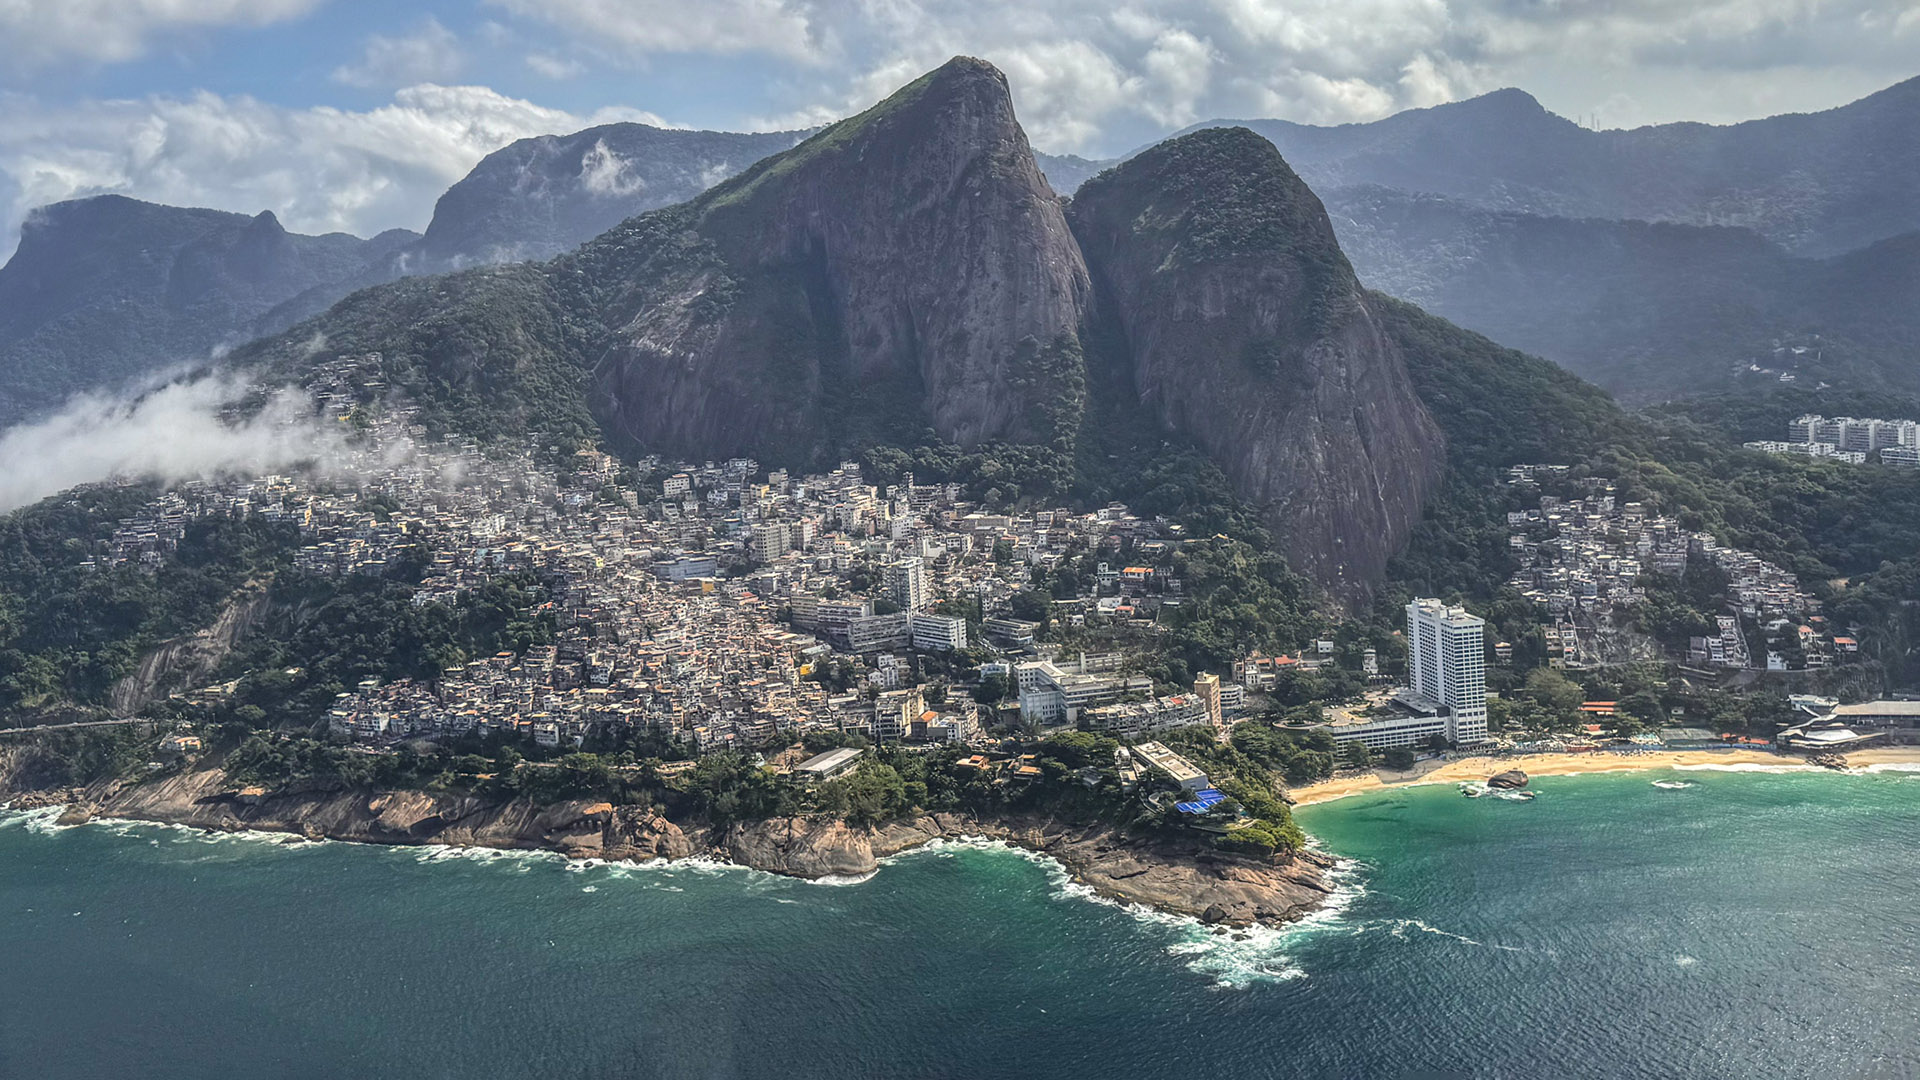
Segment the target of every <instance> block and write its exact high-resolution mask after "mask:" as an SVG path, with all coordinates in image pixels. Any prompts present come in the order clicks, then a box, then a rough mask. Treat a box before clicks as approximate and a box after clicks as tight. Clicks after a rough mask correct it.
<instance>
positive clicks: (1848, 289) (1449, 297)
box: [1327, 186, 1920, 403]
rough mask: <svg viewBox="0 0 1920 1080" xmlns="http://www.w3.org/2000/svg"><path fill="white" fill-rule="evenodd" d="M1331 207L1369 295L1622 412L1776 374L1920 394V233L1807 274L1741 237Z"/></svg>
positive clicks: (1339, 195) (1442, 211)
mask: <svg viewBox="0 0 1920 1080" xmlns="http://www.w3.org/2000/svg"><path fill="white" fill-rule="evenodd" d="M1327 204H1328V210H1329V213H1330V214H1331V215H1332V216H1333V220H1334V228H1335V230H1336V231H1337V232H1338V233H1339V234H1340V238H1341V242H1342V246H1343V247H1344V248H1345V250H1346V251H1347V252H1348V253H1349V255H1350V256H1351V257H1352V258H1353V261H1354V264H1355V266H1356V267H1358V268H1359V269H1360V271H1361V274H1362V276H1363V277H1364V278H1365V279H1366V280H1367V281H1368V283H1369V284H1371V285H1372V286H1373V287H1375V288H1378V289H1381V290H1383V291H1385V292H1388V293H1391V294H1393V295H1394V296H1398V297H1401V298H1403V299H1406V300H1410V301H1412V302H1414V303H1417V304H1419V305H1421V306H1423V307H1425V308H1427V309H1429V310H1432V311H1436V312H1443V313H1445V314H1446V315H1447V317H1448V318H1450V319H1453V320H1455V321H1456V322H1458V323H1460V324H1461V325H1462V326H1466V327H1468V328H1470V329H1473V330H1477V331H1479V332H1481V333H1483V334H1487V335H1488V336H1490V337H1493V338H1495V339H1496V340H1499V341H1502V342H1505V343H1507V344H1510V345H1512V346H1514V347H1516V348H1520V349H1525V350H1527V351H1529V352H1534V353H1538V354H1539V355H1542V356H1547V357H1551V358H1553V359H1555V360H1557V361H1559V362H1560V363H1561V364H1563V365H1565V366H1566V367H1568V368H1569V369H1571V370H1573V371H1575V372H1577V373H1579V374H1580V375H1582V376H1583V377H1585V378H1588V379H1591V380H1593V381H1594V382H1596V383H1598V384H1600V385H1601V386H1603V387H1605V388H1607V389H1608V390H1610V391H1612V392H1614V393H1615V394H1616V395H1618V396H1619V397H1621V399H1622V400H1625V401H1629V402H1636V403H1637V402H1646V401H1656V400H1663V399H1666V398H1670V397H1678V396H1686V395H1690V394H1700V393H1707V392H1713V391H1720V390H1730V389H1738V388H1741V387H1746V388H1750V389H1757V388H1758V387H1759V385H1760V384H1766V383H1774V382H1777V381H1778V376H1780V375H1783V374H1784V375H1788V376H1791V377H1792V378H1793V379H1795V380H1797V381H1802V382H1804V383H1806V384H1807V385H1808V386H1813V385H1817V384H1818V383H1821V382H1828V383H1831V384H1834V385H1847V386H1852V387H1856V388H1862V389H1865V388H1872V387H1879V388H1883V389H1899V390H1902V391H1906V392H1912V391H1914V390H1915V389H1920V368H1916V367H1915V365H1914V364H1913V363H1912V358H1913V354H1914V350H1915V348H1916V347H1920V233H1915V234H1908V235H1906V236H1904V237H1897V238H1894V239H1891V240H1886V241H1882V242H1880V243H1878V244H1875V245H1872V246H1870V247H1868V248H1864V249H1862V250H1860V251H1856V252H1851V253H1849V254H1847V255H1845V256H1841V257H1838V258H1832V259H1812V258H1805V257H1800V256H1795V255H1792V254H1789V253H1788V252H1787V251H1786V250H1784V249H1783V248H1781V247H1780V246H1779V245H1777V244H1774V243H1772V242H1770V241H1768V240H1767V239H1765V238H1764V237H1762V236H1760V235H1759V234H1757V233H1754V232H1752V231H1750V230H1748V229H1740V228H1726V227H1713V228H1707V227H1700V226H1691V225H1676V224H1664V223H1653V224H1650V223H1647V222H1638V221H1605V220H1598V219H1581V220H1575V219H1569V218H1554V217H1541V216H1536V215H1531V214H1524V213H1518V212H1512V211H1491V210H1482V209H1478V208H1475V207H1471V206H1467V205H1464V204H1462V203H1459V202H1455V201H1453V200H1449V199H1445V198H1442V197H1439V196H1422V195H1409V194H1407V193H1405V192H1398V191H1393V190H1390V189H1386V188H1379V187H1371V186H1365V187H1352V188H1342V189H1337V190H1335V191H1333V192H1331V193H1330V194H1329V195H1328V196H1327ZM1795 348H1808V349H1809V351H1808V352H1807V353H1804V354H1801V353H1794V352H1793V349H1795ZM1756 366H1757V367H1758V368H1759V370H1757V371H1756V370H1754V369H1755V367H1756Z"/></svg>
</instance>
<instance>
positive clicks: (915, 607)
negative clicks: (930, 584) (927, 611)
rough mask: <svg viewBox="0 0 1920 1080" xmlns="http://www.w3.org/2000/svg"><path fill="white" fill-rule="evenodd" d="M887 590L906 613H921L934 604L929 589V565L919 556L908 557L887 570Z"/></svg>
mask: <svg viewBox="0 0 1920 1080" xmlns="http://www.w3.org/2000/svg"><path fill="white" fill-rule="evenodd" d="M887 588H888V589H889V590H891V591H892V592H893V602H894V603H896V604H899V605H900V607H901V608H902V609H904V610H906V611H919V610H920V609H921V608H924V607H926V606H927V605H928V604H929V603H931V602H932V599H933V598H932V597H931V596H930V595H929V594H928V588H927V564H926V563H925V562H924V561H922V560H921V558H920V556H918V555H908V556H905V557H904V558H902V559H901V560H900V561H899V562H896V563H894V564H893V565H892V566H890V567H888V568H887Z"/></svg>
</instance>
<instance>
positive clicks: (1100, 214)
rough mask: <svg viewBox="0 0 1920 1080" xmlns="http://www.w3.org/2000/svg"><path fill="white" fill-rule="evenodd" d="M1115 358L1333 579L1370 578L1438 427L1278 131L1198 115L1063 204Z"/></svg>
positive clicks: (1428, 476) (1338, 584) (1387, 550)
mask: <svg viewBox="0 0 1920 1080" xmlns="http://www.w3.org/2000/svg"><path fill="white" fill-rule="evenodd" d="M1069 219H1070V221H1071V224H1072V227H1073V231H1074V235H1075V237H1076V238H1077V239H1078V240H1079V243H1080V246H1081V249H1082V251H1083V252H1084V253H1085V255H1086V259H1087V263H1088V265H1089V267H1090V268H1091V269H1092V272H1093V275H1094V279H1095V281H1096V284H1097V286H1098V290H1099V292H1098V297H1099V304H1100V307H1101V311H1102V314H1103V315H1105V316H1108V317H1112V318H1115V319H1117V320H1118V321H1119V323H1120V324H1121V326H1122V327H1123V328H1124V330H1125V338H1126V352H1127V354H1128V355H1127V362H1128V364H1129V367H1130V370H1129V371H1128V372H1127V373H1126V374H1127V375H1128V376H1129V377H1130V378H1131V382H1132V386H1133V389H1134V391H1135V392H1136V393H1137V394H1138V396H1139V399H1140V401H1141V403H1142V404H1143V405H1145V406H1146V407H1148V408H1149V409H1150V410H1151V411H1152V413H1153V415H1154V416H1155V417H1156V418H1157V419H1158V420H1159V422H1160V423H1161V424H1162V425H1164V426H1165V427H1166V428H1167V429H1169V430H1170V431H1174V432H1178V433H1180V434H1184V435H1187V436H1189V437H1191V438H1193V439H1195V440H1196V441H1198V442H1199V443H1200V445H1201V446H1202V447H1204V448H1205V449H1206V451H1207V453H1208V455H1209V456H1210V457H1212V458H1213V460H1214V461H1215V462H1216V463H1217V464H1219V466H1220V467H1221V469H1222V470H1224V471H1225V472H1226V474H1227V477H1228V478H1229V479H1230V480H1231V481H1232V482H1233V485H1234V487H1235V489H1236V490H1237V491H1238V492H1239V494H1240V495H1241V496H1242V497H1243V498H1245V499H1247V500H1248V501H1249V502H1251V503H1253V504H1254V505H1256V506H1258V507H1260V508H1261V509H1262V510H1263V513H1264V517H1265V519H1266V520H1267V522H1268V523H1269V525H1270V526H1271V527H1272V528H1273V529H1274V531H1275V534H1276V536H1278V537H1279V538H1280V539H1281V541H1282V543H1283V544H1285V546H1286V549H1287V554H1288V556H1289V557H1290V559H1291V560H1292V562H1293V563H1294V565H1295V566H1297V567H1299V568H1301V569H1303V570H1305V571H1307V572H1308V573H1310V574H1311V575H1312V576H1313V577H1315V578H1316V579H1317V580H1319V581H1320V583H1321V584H1323V585H1325V586H1327V587H1328V588H1330V589H1331V590H1333V591H1334V592H1336V593H1339V594H1351V593H1353V592H1355V591H1356V590H1364V588H1365V587H1366V586H1367V585H1369V584H1370V583H1372V582H1373V581H1376V580H1378V578H1379V576H1380V575H1381V573H1382V572H1383V571H1384V570H1385V568H1386V563H1387V560H1388V558H1390V557H1391V556H1393V555H1394V554H1395V553H1397V552H1398V551H1399V550H1400V548H1401V547H1402V546H1403V545H1404V544H1405V542H1406V540H1407V537H1408V535H1409V533H1410V530H1411V529H1412V527H1413V525H1414V523H1415V522H1417V521H1418V520H1419V517H1420V511H1421V507H1422V505H1423V504H1424V502H1425V499H1426V497H1427V495H1428V494H1429V492H1430V491H1431V490H1432V489H1433V487H1434V485H1435V483H1436V482H1437V480H1438V477H1439V474H1440V471H1441V468H1442V466H1443V464H1444V461H1445V452H1444V451H1445V440H1444V438H1443V436H1442V435H1441V432H1440V429H1439V427H1438V426H1437V425H1436V424H1435V423H1434V421H1433V418H1432V417H1431V416H1429V415H1428V413H1427V410H1426V408H1425V406H1424V405H1422V404H1421V401H1420V399H1419V397H1418V396H1417V395H1416V393H1415V391H1414V387H1413V384H1412V382H1411V381H1410V379H1409V377H1408V374H1407V368H1406V361H1405V360H1404V359H1403V357H1402V355H1401V352H1400V349H1399V348H1398V346H1396V345H1395V344H1394V342H1393V340H1392V339H1391V338H1390V337H1389V335H1388V334H1387V332H1386V330H1385V329H1384V328H1383V326H1382V325H1381V322H1380V320H1379V319H1378V318H1377V317H1376V315H1375V313H1374V312H1373V311H1372V309H1371V307H1370V304H1369V301H1368V299H1367V297H1366V294H1365V293H1364V291H1363V290H1362V289H1361V288H1360V284H1359V282H1358V280H1357V279H1356V278H1355V277H1354V273H1353V268H1352V267H1351V266H1349V265H1348V263H1347V259H1346V256H1345V255H1343V254H1342V253H1341V251H1340V246H1339V243H1338V242H1337V241H1336V240H1335V238H1334V234H1333V228H1332V226H1331V225H1330V224H1329V223H1328V221H1327V215H1326V211H1325V209H1324V208H1322V206H1321V204H1320V200H1319V199H1317V198H1315V197H1314V194H1313V192H1311V191H1309V190H1308V189H1307V187H1306V185H1305V184H1303V183H1302V182H1301V181H1300V178H1299V177H1298V176H1295V175H1294V173H1293V171H1292V170H1291V169H1289V168H1288V167H1287V164H1286V162H1284V161H1282V160H1281V158H1280V154H1279V152H1278V151H1276V150H1275V149H1274V148H1273V144H1272V143H1269V142H1268V141H1267V140H1265V139H1263V138H1261V137H1259V136H1258V135H1255V134H1254V133H1253V132H1251V131H1248V130H1246V129H1245V128H1216V129H1209V130H1204V131H1199V132H1195V133H1194V134H1192V135H1187V136H1184V137H1181V138H1178V139H1173V140H1170V141H1168V142H1165V143H1161V144H1160V145H1158V146H1155V147H1153V148H1152V149H1150V150H1147V151H1145V152H1144V153H1141V154H1139V155H1138V156H1136V157H1134V158H1132V159H1130V160H1128V161H1127V162H1125V163H1124V164H1122V165H1119V166H1117V167H1116V168H1114V169H1112V170H1109V171H1108V172H1105V173H1102V174H1101V175H1100V176H1097V177H1095V178H1094V179H1092V180H1089V181H1087V182H1086V183H1085V184H1084V185H1082V186H1081V188H1080V191H1079V193H1078V194H1077V195H1076V196H1075V197H1074V200H1073V204H1072V207H1071V209H1070V214H1069Z"/></svg>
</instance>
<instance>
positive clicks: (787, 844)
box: [0, 768, 1333, 927]
mask: <svg viewBox="0 0 1920 1080" xmlns="http://www.w3.org/2000/svg"><path fill="white" fill-rule="evenodd" d="M0 800H10V805H11V807H12V808H13V809H15V810H28V809H35V808H44V807H48V806H65V807H66V808H67V810H66V812H65V813H64V814H62V816H61V818H60V821H61V823H62V824H81V823H84V822H86V821H88V820H91V819H92V818H96V817H99V818H116V819H129V820H135V821H151V822H156V823H161V824H173V825H185V826H189V827H193V828H203V829H210V830H219V831H239V830H260V831H266V832H284V833H290V834H293V835H297V836H303V837H306V838H308V839H313V840H343V841H351V842H357V843H374V844H448V845H452V846H456V847H485V848H499V849H505V850H545V851H554V852H558V853H559V854H562V855H565V856H568V857H570V858H581V859H586V858H593V859H608V860H631V861H647V860H652V859H684V858H693V857H705V858H716V859H720V860H723V861H726V862H731V863H736V864H739V865H741V866H746V867H751V868H754V869H758V870H765V871H768V872H770V873H776V874H785V875H788V876H791V877H801V878H822V877H858V876H862V875H866V874H870V873H873V872H874V871H875V870H877V869H879V867H880V862H881V860H883V859H886V858H888V857H889V856H892V855H897V854H900V853H901V852H904V851H909V850H912V849H913V848H916V847H919V846H921V845H923V844H927V843H930V842H932V841H935V840H942V839H946V840H958V839H973V838H982V839H988V840H998V841H1003V842H1005V843H1008V844H1012V845H1015V846H1018V847H1021V848H1025V849H1027V850H1029V851H1033V852H1036V853H1039V854H1042V855H1045V856H1048V857H1050V858H1052V859H1054V860H1056V861H1058V862H1059V863H1060V864H1061V865H1062V866H1063V867H1064V868H1065V869H1066V871H1067V873H1068V874H1069V875H1070V876H1071V877H1072V878H1073V880H1074V881H1076V882H1079V883H1081V884H1084V885H1086V886H1087V887H1089V888H1090V889H1092V890H1093V891H1094V892H1096V893H1098V894H1100V895H1101V896H1105V897H1109V898H1111V899H1114V900H1118V901H1122V902H1125V903H1132V904H1140V905H1143V906H1147V907H1151V908H1154V909H1156V910H1160V911H1165V912H1169V913H1172V914H1176V915H1184V916H1190V917H1193V918H1196V919H1200V920H1202V921H1204V922H1207V923H1213V924H1220V925H1224V926H1235V927H1240V926H1251V925H1255V924H1264V925H1269V926H1277V925H1282V924H1285V923H1288V922H1291V921H1293V920H1296V919H1299V918H1301V917H1302V916H1305V915H1307V914H1309V913H1311V912H1312V911H1314V910H1316V909H1317V908H1319V907H1320V906H1322V905H1323V904H1324V903H1326V901H1327V899H1328V897H1329V896H1330V895H1331V894H1332V891H1333V886H1332V885H1331V884H1329V883H1328V881H1327V871H1328V870H1329V869H1331V867H1332V866H1333V860H1332V859H1330V858H1328V857H1326V856H1324V855H1320V854H1317V853H1313V852H1303V853H1301V854H1299V855H1297V856H1295V857H1293V858H1291V859H1287V860H1285V861H1280V862H1271V863H1270V862H1265V861H1260V860H1254V859H1247V858H1241V857H1238V856H1234V855H1229V854H1226V853H1224V852H1220V851H1217V850H1214V849H1213V848H1211V847H1210V846H1208V845H1206V844H1205V843H1203V842H1202V841H1201V840H1200V839H1199V838H1185V837H1173V838H1140V837H1134V836H1127V835H1123V834H1122V833H1120V832H1119V831H1117V830H1115V829H1113V828H1111V827H1110V826H1106V825H1084V824H1071V823H1066V822H1061V821H1056V820H1052V819H1047V818H1015V819H1005V820H989V819H981V818H977V817H974V816H972V815H968V814H924V815H919V816H916V817H912V818H905V819H901V820H898V821H893V822H888V823H886V824H883V825H880V826H878V827H876V828H864V827H855V826H851V825H848V824H847V823H845V822H842V821H818V820H812V819H805V818H776V819H771V820H767V821H758V822H752V823H746V824H735V825H730V826H726V827H723V828H710V827H706V826H698V825H690V826H685V827H683V826H681V825H679V824H676V823H675V822H673V821H670V820H668V819H667V818H665V817H664V816H662V815H660V814H659V813H658V812H656V811H654V810H652V809H650V808H646V807H638V806H613V805H611V804H609V803H604V802H591V801H586V800H571V801H567V802H560V803H554V804H550V805H545V806H538V805H535V804H533V803H530V802H527V801H525V800H515V801H512V802H505V803H502V802H498V801H491V800H485V799H479V798H474V797H466V796H455V795H441V794H432V793H427V792H419V791H388V792H369V791H319V790H315V791H298V790H288V791H279V792H272V793H267V792H258V791H253V790H244V791H242V790H235V789H234V788H233V787H232V786H231V785H230V784H229V783H228V782H227V780H226V777H225V775H224V774H223V773H222V772H221V770H219V769H217V768H215V769H203V770H198V771H187V772H182V773H180V774H178V775H175V776H171V777H167V778H164V779H160V780H154V781H148V782H145V783H137V784H129V783H125V782H122V781H107V782H102V783H99V784H95V785H92V786H90V787H86V788H68V789H62V790H51V791H25V792H17V793H9V792H7V791H5V790H0Z"/></svg>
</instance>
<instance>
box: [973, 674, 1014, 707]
mask: <svg viewBox="0 0 1920 1080" xmlns="http://www.w3.org/2000/svg"><path fill="white" fill-rule="evenodd" d="M1012 691H1013V686H1012V683H1010V682H1009V681H1008V680H1007V677H1006V676H1005V675H1002V674H1000V673H999V672H997V671H995V672H992V673H990V674H986V675H982V676H980V683H979V685H978V686H975V687H974V688H973V700H975V701H977V702H979V703H980V704H982V705H998V704H999V703H1000V702H1002V701H1005V700H1006V699H1007V695H1008V694H1010V693H1012Z"/></svg>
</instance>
